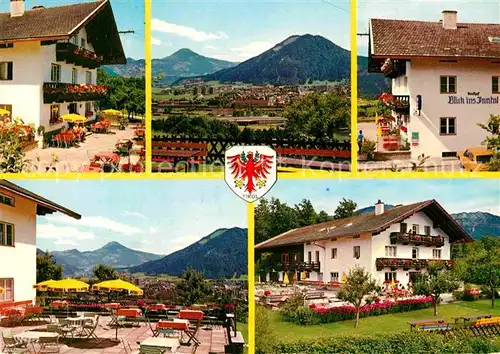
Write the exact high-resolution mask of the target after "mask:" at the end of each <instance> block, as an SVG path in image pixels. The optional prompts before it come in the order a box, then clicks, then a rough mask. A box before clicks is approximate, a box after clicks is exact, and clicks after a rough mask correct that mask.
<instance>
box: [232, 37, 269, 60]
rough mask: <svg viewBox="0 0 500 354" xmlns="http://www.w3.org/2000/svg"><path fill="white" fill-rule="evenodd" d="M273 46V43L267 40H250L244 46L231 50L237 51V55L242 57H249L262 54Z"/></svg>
mask: <svg viewBox="0 0 500 354" xmlns="http://www.w3.org/2000/svg"><path fill="white" fill-rule="evenodd" d="M272 46H273V44H271V43H270V42H267V41H255V42H250V43H248V44H246V45H244V46H242V47H237V48H232V49H231V51H232V52H234V53H236V55H237V56H238V57H240V58H245V59H249V58H252V57H254V56H256V55H259V54H262V53H263V52H265V51H266V50H268V49H270V48H271V47H272Z"/></svg>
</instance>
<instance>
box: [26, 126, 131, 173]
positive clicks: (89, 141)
mask: <svg viewBox="0 0 500 354" xmlns="http://www.w3.org/2000/svg"><path fill="white" fill-rule="evenodd" d="M135 127H136V124H130V125H129V126H128V127H127V128H126V129H125V130H119V129H117V128H114V127H111V129H110V131H109V132H108V133H107V134H100V133H90V134H89V135H87V137H86V139H85V142H83V143H79V144H78V145H77V146H72V147H68V148H58V147H49V148H45V149H41V148H35V149H33V150H30V151H27V152H26V159H28V160H30V161H31V164H32V167H31V169H32V170H33V172H44V168H45V167H46V166H49V165H50V164H51V162H52V161H53V156H54V155H55V156H57V159H58V162H57V163H55V167H56V169H57V172H79V171H80V169H81V167H82V166H83V165H88V164H89V162H90V159H92V158H93V157H94V155H95V154H97V153H100V152H113V150H114V149H115V144H116V143H117V141H118V140H120V139H133V138H134V130H135ZM137 148H139V147H138V146H136V145H134V149H137ZM138 160H139V156H138V155H132V156H131V163H132V164H135V163H137V161H138ZM123 163H128V160H127V158H124V157H122V158H121V160H120V164H123ZM36 166H42V168H37V167H36Z"/></svg>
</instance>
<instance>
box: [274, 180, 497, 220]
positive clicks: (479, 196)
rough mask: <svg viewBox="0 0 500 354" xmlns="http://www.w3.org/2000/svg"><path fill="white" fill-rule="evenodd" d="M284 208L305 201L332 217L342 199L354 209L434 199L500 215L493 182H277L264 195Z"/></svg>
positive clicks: (452, 207)
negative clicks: (350, 203)
mask: <svg viewBox="0 0 500 354" xmlns="http://www.w3.org/2000/svg"><path fill="white" fill-rule="evenodd" d="M271 197H276V198H279V199H280V200H281V201H282V202H286V203H287V204H288V205H293V204H298V203H300V202H301V201H302V200H303V199H309V200H310V201H311V203H312V204H313V205H314V207H315V209H316V211H320V210H324V211H326V212H327V213H328V214H330V215H332V214H333V213H334V211H335V209H336V207H337V206H338V203H339V201H340V200H342V198H346V199H352V200H354V201H355V202H356V203H357V204H358V208H364V207H368V206H374V205H375V203H376V202H377V200H379V199H380V200H382V201H383V202H384V203H386V204H392V205H397V204H411V203H416V202H422V201H425V200H429V199H436V200H437V201H438V202H439V203H440V204H441V205H442V206H443V208H444V209H445V210H446V211H447V212H448V213H458V212H474V211H482V212H488V213H491V214H495V215H499V216H500V181H499V180H494V179H425V180H424V179H359V180H358V179H344V180H336V179H331V180H316V179H314V180H288V179H287V180H281V181H278V182H277V183H276V184H275V186H274V187H273V189H272V190H271V191H270V192H269V193H268V194H266V196H265V198H271Z"/></svg>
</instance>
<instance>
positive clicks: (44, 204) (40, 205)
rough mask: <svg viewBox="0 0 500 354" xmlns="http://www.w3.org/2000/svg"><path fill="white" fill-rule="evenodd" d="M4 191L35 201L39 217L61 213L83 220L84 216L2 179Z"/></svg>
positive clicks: (0, 186)
mask: <svg viewBox="0 0 500 354" xmlns="http://www.w3.org/2000/svg"><path fill="white" fill-rule="evenodd" d="M2 190H6V191H9V192H11V193H14V194H16V195H20V196H22V197H24V198H26V199H30V200H32V201H34V202H35V203H36V204H37V208H36V212H37V215H46V214H52V213H55V212H61V213H63V214H66V215H68V216H71V217H72V218H75V219H78V220H79V219H81V218H82V216H81V215H80V214H78V213H76V212H74V211H72V210H70V209H67V208H65V207H63V206H61V205H59V204H56V203H54V202H52V201H50V200H48V199H45V198H43V197H41V196H39V195H38V194H35V193H33V192H30V191H29V190H27V189H24V188H22V187H19V186H18V185H17V184H14V183H11V182H9V181H6V180H4V179H0V192H1V191H2Z"/></svg>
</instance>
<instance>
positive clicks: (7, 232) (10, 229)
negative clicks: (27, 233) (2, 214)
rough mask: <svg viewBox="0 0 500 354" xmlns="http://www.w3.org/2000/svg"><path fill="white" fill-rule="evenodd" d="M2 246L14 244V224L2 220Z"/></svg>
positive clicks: (0, 237)
mask: <svg viewBox="0 0 500 354" xmlns="http://www.w3.org/2000/svg"><path fill="white" fill-rule="evenodd" d="M0 246H14V225H12V224H8V223H5V222H1V221H0Z"/></svg>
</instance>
